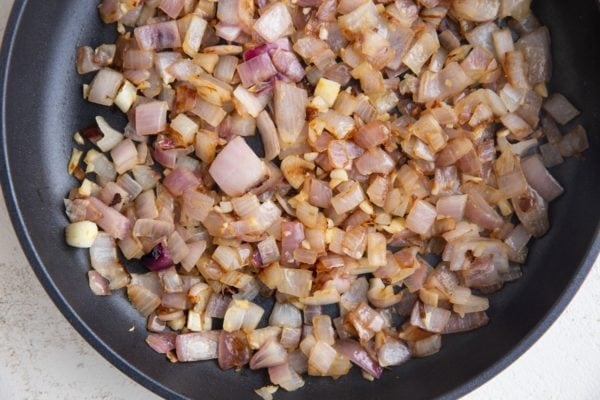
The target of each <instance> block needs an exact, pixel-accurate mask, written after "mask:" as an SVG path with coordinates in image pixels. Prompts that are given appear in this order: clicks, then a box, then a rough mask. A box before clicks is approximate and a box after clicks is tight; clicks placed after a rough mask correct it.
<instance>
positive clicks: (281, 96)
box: [273, 81, 308, 144]
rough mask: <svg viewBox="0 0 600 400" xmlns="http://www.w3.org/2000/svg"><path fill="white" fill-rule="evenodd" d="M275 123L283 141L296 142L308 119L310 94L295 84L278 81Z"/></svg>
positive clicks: (275, 95)
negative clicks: (307, 111) (307, 109)
mask: <svg viewBox="0 0 600 400" xmlns="http://www.w3.org/2000/svg"><path fill="white" fill-rule="evenodd" d="M273 103H274V108H275V124H276V125H277V130H278V132H279V136H280V138H281V141H282V143H284V144H291V143H294V142H296V139H297V138H298V136H299V135H300V132H301V131H302V128H303V127H304V124H305V120H306V105H307V103H308V95H307V92H306V90H304V89H300V88H298V87H296V85H295V84H291V83H285V82H283V81H277V82H276V83H275V92H274V98H273Z"/></svg>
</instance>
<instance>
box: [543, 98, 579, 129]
mask: <svg viewBox="0 0 600 400" xmlns="http://www.w3.org/2000/svg"><path fill="white" fill-rule="evenodd" d="M544 110H546V111H547V112H548V114H550V115H551V116H552V118H554V120H555V121H556V122H558V123H559V124H561V125H565V124H567V123H568V122H569V121H571V120H572V119H573V118H575V117H577V116H578V115H579V114H580V113H579V110H577V109H576V108H575V106H573V104H571V103H570V102H569V100H567V98H566V97H565V96H563V95H562V94H560V93H555V94H553V95H552V96H551V97H549V98H548V99H547V100H546V101H545V102H544Z"/></svg>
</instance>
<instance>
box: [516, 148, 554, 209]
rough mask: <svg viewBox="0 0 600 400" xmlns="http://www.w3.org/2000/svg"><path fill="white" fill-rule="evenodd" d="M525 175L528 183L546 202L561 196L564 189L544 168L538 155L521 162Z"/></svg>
mask: <svg viewBox="0 0 600 400" xmlns="http://www.w3.org/2000/svg"><path fill="white" fill-rule="evenodd" d="M521 166H522V168H523V173H524V174H525V177H526V178H527V182H528V183H529V185H531V187H532V188H533V189H534V190H535V191H537V192H538V193H539V194H540V196H542V197H543V198H544V200H546V201H552V200H554V199H556V198H557V197H558V196H560V195H561V194H562V193H563V192H564V189H563V188H562V186H561V185H560V184H559V183H558V181H557V180H556V179H554V177H553V176H552V175H550V172H548V170H547V169H546V167H545V166H544V163H543V162H542V159H541V158H540V156H538V155H533V156H531V157H527V158H525V159H523V160H522V161H521Z"/></svg>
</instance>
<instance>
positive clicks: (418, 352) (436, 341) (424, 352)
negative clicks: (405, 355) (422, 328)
mask: <svg viewBox="0 0 600 400" xmlns="http://www.w3.org/2000/svg"><path fill="white" fill-rule="evenodd" d="M408 344H409V346H410V352H411V354H412V355H413V356H414V357H417V358H421V357H428V356H431V355H433V354H435V353H437V352H438V351H440V349H441V348H442V335H431V336H429V337H427V338H424V339H420V340H416V341H414V342H409V343H408Z"/></svg>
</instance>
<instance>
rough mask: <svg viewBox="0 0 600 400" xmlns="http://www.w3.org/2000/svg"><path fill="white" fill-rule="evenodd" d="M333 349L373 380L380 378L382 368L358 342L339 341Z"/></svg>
mask: <svg viewBox="0 0 600 400" xmlns="http://www.w3.org/2000/svg"><path fill="white" fill-rule="evenodd" d="M334 348H335V349H336V351H337V352H338V353H340V354H342V355H343V356H344V357H347V358H349V359H350V361H352V362H353V363H354V364H356V365H358V366H359V367H361V368H362V369H363V370H364V371H365V372H367V373H369V374H370V375H371V376H373V377H374V378H376V379H379V377H380V376H381V373H382V372H383V368H381V366H380V365H379V363H378V362H377V361H376V360H374V359H373V358H372V357H371V356H370V355H369V353H368V352H367V350H365V349H364V347H362V346H361V345H360V344H359V343H358V342H356V341H354V340H351V339H345V340H340V341H338V342H337V343H336V344H335V345H334Z"/></svg>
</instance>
